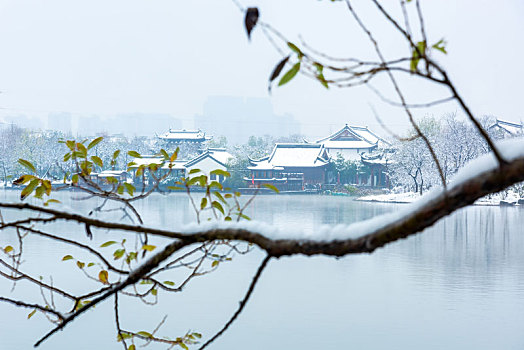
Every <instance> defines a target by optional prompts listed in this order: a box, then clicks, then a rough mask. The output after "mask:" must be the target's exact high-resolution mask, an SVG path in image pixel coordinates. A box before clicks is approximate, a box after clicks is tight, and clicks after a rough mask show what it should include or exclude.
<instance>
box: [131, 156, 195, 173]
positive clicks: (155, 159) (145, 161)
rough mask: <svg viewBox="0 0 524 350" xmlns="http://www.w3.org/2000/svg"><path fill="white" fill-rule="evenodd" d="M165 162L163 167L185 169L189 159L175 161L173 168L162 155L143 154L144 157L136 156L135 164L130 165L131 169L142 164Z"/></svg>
mask: <svg viewBox="0 0 524 350" xmlns="http://www.w3.org/2000/svg"><path fill="white" fill-rule="evenodd" d="M162 162H164V165H163V166H162V169H173V170H183V169H185V166H184V164H185V163H186V162H187V160H176V161H174V162H173V165H172V167H171V168H169V162H167V161H163V158H162V157H156V156H143V157H142V158H135V159H133V163H135V165H132V166H130V168H131V169H135V168H138V167H139V166H141V165H145V166H148V165H150V164H157V165H160V164H162Z"/></svg>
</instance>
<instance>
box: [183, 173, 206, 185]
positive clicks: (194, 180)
mask: <svg viewBox="0 0 524 350" xmlns="http://www.w3.org/2000/svg"><path fill="white" fill-rule="evenodd" d="M206 180H207V176H205V175H200V176H196V177H193V178H191V179H189V180H188V181H187V183H186V185H187V186H188V187H189V186H192V185H194V184H196V183H197V182H199V183H200V184H202V182H205V181H206Z"/></svg>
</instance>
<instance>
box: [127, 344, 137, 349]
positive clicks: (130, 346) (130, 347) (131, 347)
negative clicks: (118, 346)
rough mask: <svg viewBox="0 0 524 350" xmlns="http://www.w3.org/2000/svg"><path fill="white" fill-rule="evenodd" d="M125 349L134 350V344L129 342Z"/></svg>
mask: <svg viewBox="0 0 524 350" xmlns="http://www.w3.org/2000/svg"><path fill="white" fill-rule="evenodd" d="M127 350H136V346H135V344H131V345H129V347H128V348H127Z"/></svg>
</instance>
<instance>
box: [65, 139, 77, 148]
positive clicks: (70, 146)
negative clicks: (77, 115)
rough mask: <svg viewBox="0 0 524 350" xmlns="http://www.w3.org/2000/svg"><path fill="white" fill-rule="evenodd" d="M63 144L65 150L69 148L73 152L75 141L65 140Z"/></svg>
mask: <svg viewBox="0 0 524 350" xmlns="http://www.w3.org/2000/svg"><path fill="white" fill-rule="evenodd" d="M65 144H66V146H67V148H69V149H70V150H71V151H74V150H75V144H76V142H75V141H73V140H67V141H66V143H65Z"/></svg>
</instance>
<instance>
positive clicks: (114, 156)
mask: <svg viewBox="0 0 524 350" xmlns="http://www.w3.org/2000/svg"><path fill="white" fill-rule="evenodd" d="M119 155H120V150H119V149H117V150H116V151H115V152H113V160H114V159H117V158H118V156H119Z"/></svg>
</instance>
